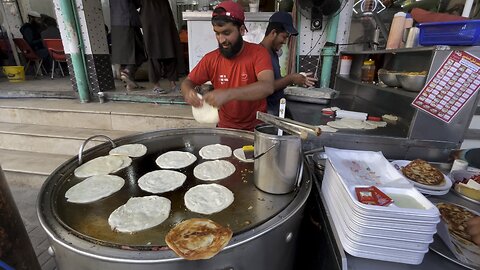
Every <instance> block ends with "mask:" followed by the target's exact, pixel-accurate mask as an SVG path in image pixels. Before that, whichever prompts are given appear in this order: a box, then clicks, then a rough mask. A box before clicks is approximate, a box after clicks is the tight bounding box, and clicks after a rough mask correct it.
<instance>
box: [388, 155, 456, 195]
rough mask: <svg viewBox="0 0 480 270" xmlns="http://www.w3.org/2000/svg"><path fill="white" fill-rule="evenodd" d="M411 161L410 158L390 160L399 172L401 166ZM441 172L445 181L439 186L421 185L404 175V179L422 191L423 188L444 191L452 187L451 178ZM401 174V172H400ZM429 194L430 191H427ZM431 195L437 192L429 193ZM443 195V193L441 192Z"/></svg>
mask: <svg viewBox="0 0 480 270" xmlns="http://www.w3.org/2000/svg"><path fill="white" fill-rule="evenodd" d="M410 162H411V161H410V160H394V161H392V162H391V163H392V165H393V167H395V169H397V170H398V171H399V172H400V173H402V167H405V166H407V165H408V163H410ZM442 174H443V177H445V183H443V185H439V186H429V185H423V184H420V183H417V182H415V181H413V180H410V179H408V178H407V177H406V176H404V177H405V179H407V180H408V181H410V182H411V183H412V184H413V185H414V186H415V187H419V188H420V189H422V190H423V191H425V190H436V191H445V190H447V192H448V190H449V189H450V188H451V187H452V180H450V178H449V177H448V176H446V175H445V174H444V173H442ZM402 175H403V173H402ZM447 192H445V193H444V194H446V193H447ZM428 194H430V193H428ZM431 195H439V194H431ZM441 195H443V194H441Z"/></svg>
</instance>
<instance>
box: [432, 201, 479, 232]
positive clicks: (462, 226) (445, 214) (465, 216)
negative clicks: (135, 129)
mask: <svg viewBox="0 0 480 270" xmlns="http://www.w3.org/2000/svg"><path fill="white" fill-rule="evenodd" d="M437 208H438V210H439V211H440V214H441V216H442V220H443V221H444V222H445V223H446V224H447V226H448V231H449V232H450V234H454V235H456V236H459V237H461V238H463V239H465V240H468V241H472V237H471V236H470V235H469V234H468V233H467V231H466V229H467V222H468V221H469V220H470V219H472V218H474V217H476V216H477V215H476V214H474V213H472V212H471V211H469V210H467V209H465V208H463V207H461V206H458V205H455V204H450V203H438V204H437Z"/></svg>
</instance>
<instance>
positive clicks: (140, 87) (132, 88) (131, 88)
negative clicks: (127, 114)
mask: <svg viewBox="0 0 480 270" xmlns="http://www.w3.org/2000/svg"><path fill="white" fill-rule="evenodd" d="M125 88H126V89H127V91H135V90H143V89H145V87H143V86H141V85H138V84H137V86H133V87H132V86H131V85H128V84H127V85H125Z"/></svg>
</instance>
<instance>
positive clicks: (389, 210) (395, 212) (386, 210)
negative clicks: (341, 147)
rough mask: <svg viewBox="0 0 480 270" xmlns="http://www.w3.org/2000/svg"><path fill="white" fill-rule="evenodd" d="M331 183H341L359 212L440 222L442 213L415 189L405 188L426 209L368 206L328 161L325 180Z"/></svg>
mask: <svg viewBox="0 0 480 270" xmlns="http://www.w3.org/2000/svg"><path fill="white" fill-rule="evenodd" d="M329 178H331V179H330V180H331V181H338V182H339V183H341V184H342V185H343V187H344V189H346V190H347V191H348V192H347V193H348V197H349V198H350V200H351V201H353V202H354V204H355V205H356V206H357V207H356V208H357V210H358V211H365V212H368V213H378V214H379V215H382V216H385V217H391V218H395V217H398V216H399V215H400V216H409V217H410V218H411V219H413V220H426V219H428V218H430V219H431V220H432V221H435V220H438V217H439V215H440V213H439V212H438V209H437V208H436V207H435V206H434V205H433V204H432V203H431V202H430V201H429V200H428V199H427V198H425V196H423V195H422V194H421V193H420V192H418V191H417V190H416V189H414V188H405V190H408V192H413V193H415V196H414V198H415V199H416V200H417V201H418V202H419V203H420V204H422V206H423V207H424V208H425V209H410V208H399V207H383V206H378V205H367V204H363V203H361V202H359V201H358V200H357V198H356V194H355V193H354V191H353V190H354V188H355V187H354V186H351V187H350V186H348V185H347V184H346V183H345V182H344V181H343V180H342V178H340V176H339V175H338V173H337V172H336V171H335V170H334V168H333V166H332V164H331V163H330V161H329V160H327V164H326V167H325V174H324V181H325V179H329Z"/></svg>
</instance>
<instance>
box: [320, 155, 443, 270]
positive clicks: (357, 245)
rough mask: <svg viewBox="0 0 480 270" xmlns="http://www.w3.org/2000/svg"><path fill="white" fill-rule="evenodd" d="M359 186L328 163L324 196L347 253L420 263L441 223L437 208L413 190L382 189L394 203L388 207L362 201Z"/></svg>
mask: <svg viewBox="0 0 480 270" xmlns="http://www.w3.org/2000/svg"><path fill="white" fill-rule="evenodd" d="M387 165H388V162H387ZM356 187H362V186H353V185H352V186H349V184H348V181H344V180H343V179H342V177H341V176H340V174H338V172H337V171H336V170H335V169H334V167H333V166H332V163H331V162H330V161H327V166H326V169H325V175H324V178H323V182H322V193H323V194H324V197H325V200H326V204H327V205H326V207H327V208H328V209H329V211H330V213H331V216H332V219H333V222H334V224H335V229H336V231H337V234H338V235H339V238H340V242H341V244H342V246H343V248H344V250H345V251H346V252H348V253H349V254H351V255H353V256H357V257H362V258H368V259H376V260H383V261H391V262H398V263H406V264H420V263H421V262H422V260H423V257H424V255H425V253H427V252H428V246H429V244H430V243H432V242H433V235H434V234H435V233H436V226H437V223H438V222H439V221H440V217H439V215H440V214H439V211H438V209H437V208H436V207H435V206H434V205H433V204H432V203H431V202H430V201H429V200H428V199H427V198H425V197H424V196H423V195H422V194H421V193H420V192H418V191H417V190H416V189H415V188H413V187H404V188H399V187H395V188H394V187H379V189H380V190H382V191H383V192H384V193H385V194H387V195H388V196H390V197H391V198H392V199H393V200H394V203H393V204H390V205H389V206H378V205H367V204H363V203H361V202H359V201H358V199H357V196H356V194H355V188H356ZM363 187H365V186H363Z"/></svg>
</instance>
